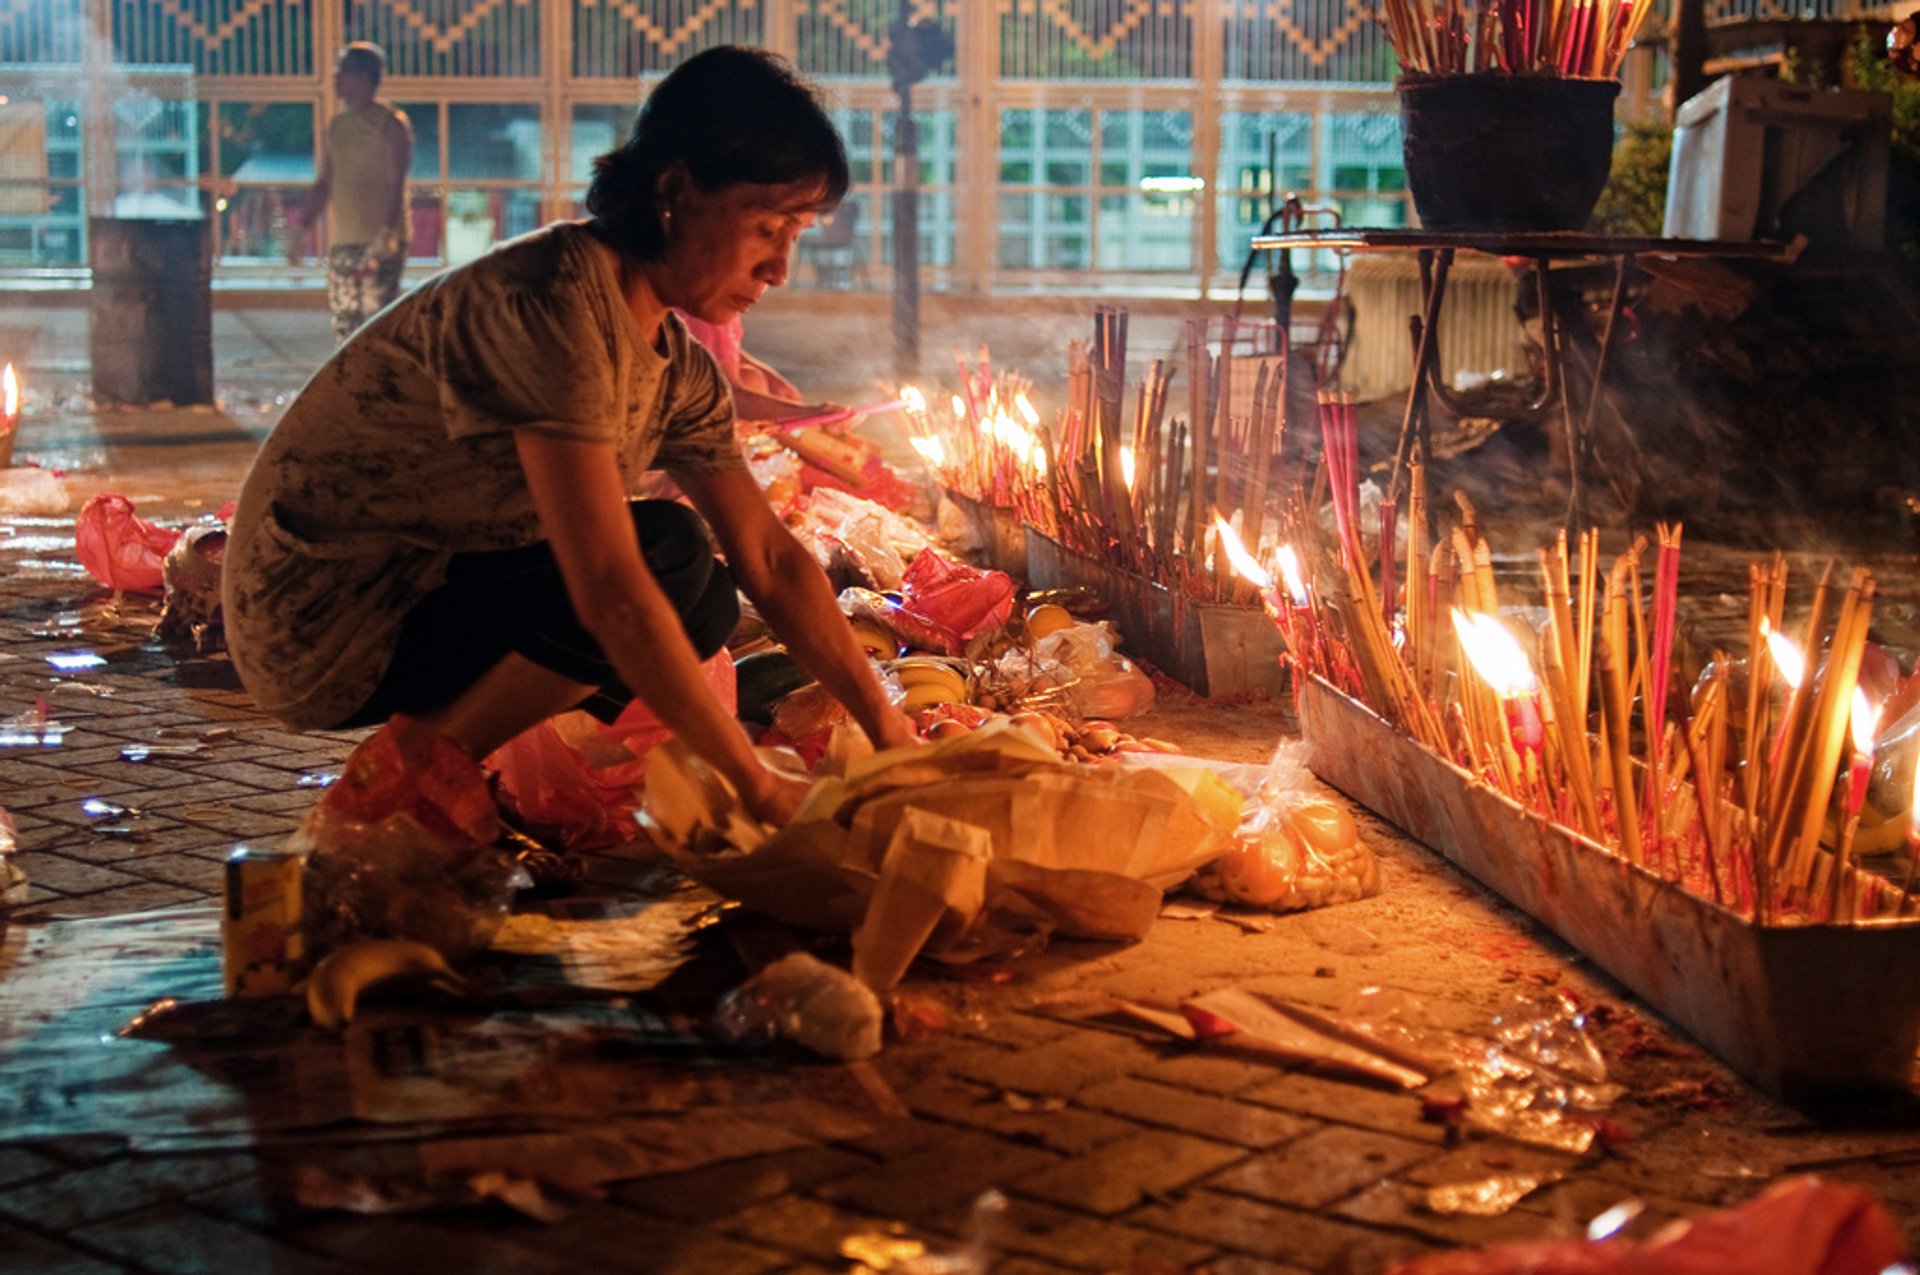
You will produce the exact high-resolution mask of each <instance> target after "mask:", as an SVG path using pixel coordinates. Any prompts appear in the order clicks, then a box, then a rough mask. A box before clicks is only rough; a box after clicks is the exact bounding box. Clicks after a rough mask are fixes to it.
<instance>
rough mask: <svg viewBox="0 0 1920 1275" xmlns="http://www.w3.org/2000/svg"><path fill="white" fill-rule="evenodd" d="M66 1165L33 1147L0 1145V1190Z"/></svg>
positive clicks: (54, 1171)
mask: <svg viewBox="0 0 1920 1275" xmlns="http://www.w3.org/2000/svg"><path fill="white" fill-rule="evenodd" d="M65 1167H66V1166H65V1165H64V1164H62V1163H61V1162H60V1161H59V1160H56V1159H54V1158H53V1157H52V1156H50V1155H48V1154H47V1153H46V1152H44V1151H38V1150H35V1149H34V1148H33V1147H23V1146H0V1190H4V1189H6V1188H7V1187H11V1186H17V1185H18V1184H20V1183H22V1182H27V1181H30V1180H32V1179H34V1178H38V1177H45V1176H46V1175H48V1174H50V1173H57V1172H59V1171H60V1170H61V1169H63V1168H65Z"/></svg>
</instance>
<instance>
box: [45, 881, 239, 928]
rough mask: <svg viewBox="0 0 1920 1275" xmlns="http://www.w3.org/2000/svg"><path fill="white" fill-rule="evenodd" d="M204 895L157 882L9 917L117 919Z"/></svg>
mask: <svg viewBox="0 0 1920 1275" xmlns="http://www.w3.org/2000/svg"><path fill="white" fill-rule="evenodd" d="M204 901H205V900H204V898H203V896H201V895H199V894H197V893H195V892H194V891H192V890H183V889H181V888H180V887H179V886H174V885H161V884H159V883H158V882H154V881H144V882H142V883H141V884H139V885H130V886H126V887H124V888H122V889H117V890H104V891H102V892H100V893H99V894H83V895H79V896H76V897H68V896H62V897H61V898H60V899H58V900H56V901H52V902H49V903H45V904H33V905H29V906H26V907H22V908H19V909H16V910H15V911H13V912H11V913H9V914H8V915H9V916H10V917H17V918H19V919H21V920H30V919H35V918H38V919H42V920H48V919H52V918H55V917H83V916H115V915H119V914H122V913H127V912H150V911H152V910H153V909H154V908H165V907H172V906H173V905H175V904H177V903H200V902H204Z"/></svg>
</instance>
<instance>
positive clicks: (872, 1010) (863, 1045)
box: [716, 952, 885, 1062]
mask: <svg viewBox="0 0 1920 1275" xmlns="http://www.w3.org/2000/svg"><path fill="white" fill-rule="evenodd" d="M884 1021H885V1014H884V1013H883V1012H882V1010H881V1008H880V1000H879V998H878V997H877V996H875V995H874V994H873V991H872V989H870V988H869V987H867V985H866V984H865V983H862V982H861V981H860V980H859V979H857V978H855V977H854V976H853V975H851V974H849V973H847V972H846V971H845V970H843V969H840V968H838V967H837V966H833V965H828V964H827V963H826V962H824V961H821V960H818V959H816V958H815V957H812V956H809V955H808V954H807V953H805V952H790V953H788V954H787V955H786V956H783V957H781V958H780V959H779V960H777V961H775V962H774V963H773V964H771V965H769V966H767V967H766V968H765V969H763V970H761V971H760V972H759V973H758V974H756V975H754V976H753V977H752V978H751V979H749V980H748V981H747V982H745V983H744V984H742V985H741V986H739V987H737V988H735V989H734V990H733V991H731V992H729V993H727V995H726V996H725V997H724V998H722V1000H721V1002H720V1005H719V1008H718V1010H717V1012H716V1026H717V1027H718V1028H719V1031H720V1034H721V1035H722V1036H724V1037H726V1038H727V1039H728V1040H731V1041H734V1042H735V1043H737V1044H763V1043H765V1042H767V1041H768V1040H771V1039H786V1040H791V1041H793V1042H794V1043H795V1044H797V1045H800V1046H803V1047H804V1048H807V1049H810V1050H812V1051H813V1052H814V1053H816V1054H822V1055H825V1056H826V1057H828V1058H843V1059H846V1060H848V1061H850V1062H851V1061H855V1060H858V1059H861V1058H871V1057H873V1055H875V1054H877V1053H879V1052H880V1032H881V1028H882V1026H883V1024H884Z"/></svg>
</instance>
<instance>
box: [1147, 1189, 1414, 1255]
mask: <svg viewBox="0 0 1920 1275" xmlns="http://www.w3.org/2000/svg"><path fill="white" fill-rule="evenodd" d="M1128 1220H1129V1221H1130V1222H1133V1223H1134V1224H1136V1225H1139V1226H1147V1227H1152V1228H1153V1229H1155V1230H1160V1231H1167V1232H1169V1233H1171V1234H1174V1235H1185V1236H1188V1237H1190V1238H1193V1239H1195V1240H1199V1241H1200V1242H1202V1243H1208V1244H1217V1245H1219V1246H1220V1247H1221V1248H1226V1249H1234V1250H1238V1251H1239V1252H1241V1253H1243V1254H1245V1255H1247V1256H1248V1257H1250V1258H1256V1259H1261V1260H1269V1261H1275V1262H1280V1263H1285V1264H1290V1265H1292V1266H1297V1267H1300V1268H1302V1269H1305V1270H1310V1271H1325V1270H1340V1271H1351V1272H1354V1275H1363V1273H1365V1272H1374V1271H1378V1270H1380V1269H1381V1268H1382V1267H1383V1266H1385V1265H1386V1264H1387V1263H1388V1262H1391V1261H1397V1260H1402V1259H1405V1258H1409V1257H1416V1256H1418V1255H1419V1254H1421V1253H1423V1252H1426V1251H1428V1250H1429V1249H1430V1248H1431V1247H1432V1246H1431V1245H1429V1244H1428V1243H1427V1242H1426V1241H1424V1240H1420V1239H1416V1238H1414V1237H1413V1236H1410V1235H1392V1234H1387V1233H1384V1232H1381V1231H1377V1230H1374V1229H1372V1228H1370V1227H1364V1226H1357V1225H1355V1224H1354V1223H1352V1222H1347V1221H1344V1220H1341V1219H1336V1218H1328V1217H1322V1216H1320V1215H1319V1214H1315V1213H1306V1212H1301V1211H1299V1210H1297V1209H1286V1208H1275V1207H1273V1206H1271V1205H1267V1204H1262V1203H1259V1202H1256V1201H1253V1200H1248V1199H1243V1198H1240V1197H1238V1196H1232V1195H1221V1194H1218V1193H1216V1192H1213V1191H1194V1192H1191V1193H1190V1194H1188V1195H1187V1196H1186V1197H1185V1198H1183V1199H1181V1200H1179V1201H1177V1202H1175V1203H1173V1204H1170V1205H1154V1206H1150V1207H1148V1208H1145V1209H1141V1210H1140V1211H1138V1212H1137V1213H1135V1214H1133V1215H1132V1216H1131V1217H1129V1218H1128Z"/></svg>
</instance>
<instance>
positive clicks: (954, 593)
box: [900, 549, 1014, 655]
mask: <svg viewBox="0 0 1920 1275" xmlns="http://www.w3.org/2000/svg"><path fill="white" fill-rule="evenodd" d="M1013 592H1014V585H1013V578H1012V577H1011V576H1009V575H1007V574H1006V572H1004V571H982V570H980V569H979V568H977V567H970V566H968V565H967V564H966V563H964V562H956V561H954V560H953V559H951V558H948V557H945V556H944V555H942V554H940V553H939V552H937V551H935V550H933V549H925V550H922V551H921V552H920V553H919V554H918V555H917V556H916V557H915V558H914V560H913V561H912V562H910V563H908V564H907V570H906V574H905V576H904V577H903V578H902V580H901V584H900V594H901V597H900V608H901V610H902V611H903V612H905V613H906V614H908V615H911V616H914V617H916V618H917V619H919V620H920V621H921V622H922V623H923V624H924V625H925V626H926V629H927V636H928V637H929V639H930V642H931V643H933V644H930V645H928V646H927V648H926V649H928V650H932V651H938V652H940V653H941V654H943V655H959V654H962V653H963V652H965V650H966V648H967V643H968V641H969V640H970V639H972V638H973V637H974V636H976V635H978V634H982V633H987V632H991V631H992V630H994V629H998V628H999V627H1001V626H1002V625H1004V624H1005V623H1006V622H1007V617H1008V616H1010V615H1012V614H1013Z"/></svg>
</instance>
